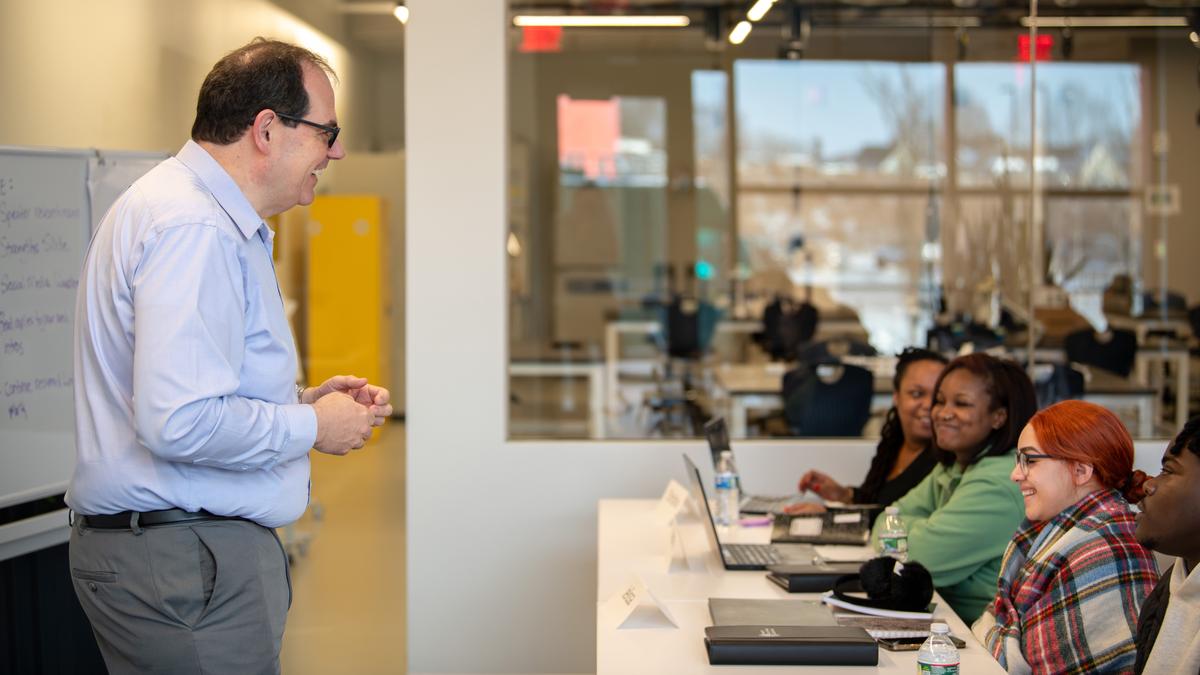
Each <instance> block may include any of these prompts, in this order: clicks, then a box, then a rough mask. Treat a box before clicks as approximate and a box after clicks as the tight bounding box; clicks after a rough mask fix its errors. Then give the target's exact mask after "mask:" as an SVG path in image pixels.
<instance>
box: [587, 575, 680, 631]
mask: <svg viewBox="0 0 1200 675" xmlns="http://www.w3.org/2000/svg"><path fill="white" fill-rule="evenodd" d="M599 620H600V622H601V625H603V626H607V627H608V628H610V629H616V630H625V629H639V628H678V627H679V624H678V623H677V622H676V621H675V617H673V616H671V612H670V610H668V609H667V606H666V604H665V603H663V602H661V601H660V600H659V599H658V598H656V597H654V593H652V592H650V589H649V588H647V587H646V584H645V583H643V582H642V580H641V579H636V578H635V579H633V580H632V581H630V582H629V583H628V584H626V585H625V586H624V587H623V588H622V589H621V590H620V591H618V592H617V593H616V594H615V595H613V596H612V597H611V598H609V599H608V600H605V601H604V602H602V603H601V606H600V619H599Z"/></svg>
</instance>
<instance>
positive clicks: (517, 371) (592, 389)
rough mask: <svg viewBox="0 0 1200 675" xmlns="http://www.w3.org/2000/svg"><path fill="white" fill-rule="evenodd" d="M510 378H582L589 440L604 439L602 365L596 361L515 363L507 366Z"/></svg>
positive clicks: (515, 360) (514, 361)
mask: <svg viewBox="0 0 1200 675" xmlns="http://www.w3.org/2000/svg"><path fill="white" fill-rule="evenodd" d="M508 375H509V377H560V378H565V377H582V378H586V379H587V382H588V437H589V438H597V439H599V438H605V437H606V433H605V418H604V364H603V363H601V362H599V361H583V360H570V361H551V360H518V359H516V358H514V359H513V360H512V362H510V363H509V364H508Z"/></svg>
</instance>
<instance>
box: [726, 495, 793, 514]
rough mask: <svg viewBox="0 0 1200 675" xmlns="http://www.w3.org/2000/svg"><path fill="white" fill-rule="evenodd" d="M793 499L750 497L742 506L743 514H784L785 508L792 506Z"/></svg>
mask: <svg viewBox="0 0 1200 675" xmlns="http://www.w3.org/2000/svg"><path fill="white" fill-rule="evenodd" d="M793 501H795V500H794V498H793V497H758V496H756V497H750V498H749V499H747V500H746V501H745V502H743V503H742V505H741V507H740V508H741V510H742V512H743V513H783V507H785V506H787V505H788V504H791V503H792V502H793Z"/></svg>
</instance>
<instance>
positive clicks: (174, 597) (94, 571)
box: [70, 517, 291, 675]
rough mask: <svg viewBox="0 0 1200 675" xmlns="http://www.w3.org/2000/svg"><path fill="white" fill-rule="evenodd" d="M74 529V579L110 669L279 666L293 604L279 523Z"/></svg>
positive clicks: (261, 669) (78, 523)
mask: <svg viewBox="0 0 1200 675" xmlns="http://www.w3.org/2000/svg"><path fill="white" fill-rule="evenodd" d="M82 521H83V518H80V517H76V519H75V526H74V527H73V528H72V529H71V544H70V561H71V581H72V582H73V583H74V586H75V594H76V595H77V596H79V602H80V604H81V605H83V611H84V613H85V614H87V617H88V620H89V621H90V622H91V624H92V632H93V633H95V635H96V642H97V644H98V645H99V646H100V653H101V654H103V655H104V662H105V664H106V665H107V666H108V670H109V672H110V673H112V674H113V675H118V674H120V673H172V674H174V673H184V674H188V673H196V674H199V673H220V674H225V673H278V672H279V650H280V647H281V645H282V642H283V625H284V622H285V620H286V619H287V610H288V607H289V606H290V605H291V578H290V576H289V571H288V564H287V555H286V554H285V553H284V551H283V547H282V546H281V545H280V543H279V538H278V537H277V536H276V535H275V531H274V530H271V529H268V528H265V527H262V526H261V525H256V524H254V523H251V522H248V521H244V520H212V521H200V522H196V521H193V522H187V523H177V524H171V525H161V526H156V527H147V528H144V529H142V531H141V533H140V534H135V533H134V532H132V531H131V530H103V529H93V528H88V527H84V525H83V522H82Z"/></svg>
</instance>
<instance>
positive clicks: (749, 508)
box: [704, 417, 802, 514]
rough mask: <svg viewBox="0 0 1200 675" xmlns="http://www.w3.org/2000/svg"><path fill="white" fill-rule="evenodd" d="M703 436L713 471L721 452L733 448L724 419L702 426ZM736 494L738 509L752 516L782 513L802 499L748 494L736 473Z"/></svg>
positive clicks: (792, 496)
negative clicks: (710, 456) (738, 498)
mask: <svg viewBox="0 0 1200 675" xmlns="http://www.w3.org/2000/svg"><path fill="white" fill-rule="evenodd" d="M704 435H705V436H706V437H707V438H708V451H709V453H710V454H711V455H712V463H713V470H714V471H715V470H716V468H717V461H718V460H720V459H721V452H722V451H724V450H728V451H729V452H731V453H732V452H733V447H732V446H730V445H729V430H728V428H726V426H725V418H724V417H714V418H712V419H711V420H709V421H708V423H707V424H705V425H704ZM733 465H734V466H738V463H737V458H734V460H733ZM738 494H740V495H741V498H740V503H739V505H738V509H739V510H740V511H741V512H742V513H752V514H759V513H783V507H785V506H787V505H788V504H794V503H796V502H798V501H801V499H802V497H801V496H800V495H799V494H793V495H787V496H769V495H754V494H749V493H748V492H747V491H746V490H745V489H743V483H742V481H741V473H740V472H739V473H738Z"/></svg>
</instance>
